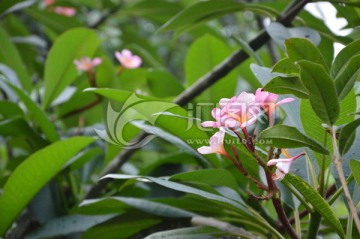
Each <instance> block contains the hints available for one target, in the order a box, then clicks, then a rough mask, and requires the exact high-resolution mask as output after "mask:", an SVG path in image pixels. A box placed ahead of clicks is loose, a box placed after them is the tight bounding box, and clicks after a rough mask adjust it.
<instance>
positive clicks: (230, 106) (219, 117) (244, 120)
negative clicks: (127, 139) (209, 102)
mask: <svg viewBox="0 0 360 239" xmlns="http://www.w3.org/2000/svg"><path fill="white" fill-rule="evenodd" d="M219 106H220V108H214V109H213V110H212V112H211V114H212V116H213V117H214V119H215V120H216V121H215V122H214V121H205V122H203V123H202V124H201V125H202V126H203V127H213V128H219V127H222V126H223V127H227V128H237V127H240V128H245V127H247V126H249V125H252V124H254V123H255V122H256V119H257V115H258V113H259V112H260V107H259V105H258V104H257V103H256V101H255V95H254V94H251V93H250V94H249V93H246V92H242V93H241V94H240V95H239V96H238V97H236V96H234V97H232V98H231V99H226V98H223V99H221V100H220V102H219Z"/></svg>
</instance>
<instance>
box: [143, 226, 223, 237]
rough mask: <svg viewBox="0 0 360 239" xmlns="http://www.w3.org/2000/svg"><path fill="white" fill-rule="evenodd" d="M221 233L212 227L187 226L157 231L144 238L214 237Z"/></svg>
mask: <svg viewBox="0 0 360 239" xmlns="http://www.w3.org/2000/svg"><path fill="white" fill-rule="evenodd" d="M221 234H223V232H222V231H221V230H219V229H216V228H213V227H189V228H180V229H173V230H168V231H162V232H157V233H154V234H151V235H150V236H147V237H145V238H144V239H163V238H174V239H175V238H181V239H216V238H218V236H221ZM211 235H214V236H211Z"/></svg>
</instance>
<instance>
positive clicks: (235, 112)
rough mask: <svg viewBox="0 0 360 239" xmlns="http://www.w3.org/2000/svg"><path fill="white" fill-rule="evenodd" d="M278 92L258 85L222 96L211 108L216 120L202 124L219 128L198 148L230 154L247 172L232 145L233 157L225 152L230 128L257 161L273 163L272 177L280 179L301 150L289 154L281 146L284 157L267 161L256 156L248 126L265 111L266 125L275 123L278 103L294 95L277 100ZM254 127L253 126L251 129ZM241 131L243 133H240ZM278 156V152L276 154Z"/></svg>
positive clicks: (263, 164)
mask: <svg viewBox="0 0 360 239" xmlns="http://www.w3.org/2000/svg"><path fill="white" fill-rule="evenodd" d="M278 98H279V96H278V95H277V94H273V93H270V92H267V91H265V90H263V89H261V88H259V89H257V90H256V92H255V94H252V93H247V92H242V93H241V94H240V95H239V96H234V97H232V98H230V99H227V98H224V99H221V100H220V102H219V104H218V106H219V107H217V108H214V109H213V110H212V112H211V114H212V116H213V118H214V119H215V121H205V122H203V123H202V124H201V125H202V126H203V127H211V128H218V129H219V132H217V133H215V134H214V135H213V136H212V137H211V138H210V146H203V147H200V148H199V149H198V152H199V153H201V154H210V153H217V154H221V155H224V156H225V157H227V158H229V159H230V160H231V161H232V162H233V164H234V165H235V166H236V167H237V168H238V169H239V171H240V172H241V173H243V174H244V176H247V177H249V176H248V174H247V172H246V171H245V169H244V168H243V167H242V163H241V161H240V158H239V156H238V154H237V152H236V149H235V147H233V146H232V147H231V149H232V151H233V155H234V157H232V156H231V155H230V154H228V153H227V152H226V150H225V147H224V137H225V135H226V131H231V132H232V133H233V134H232V135H236V136H237V137H238V138H239V139H240V142H241V143H242V144H243V145H244V146H245V147H246V148H247V150H248V151H249V152H250V153H252V154H253V155H254V157H255V159H256V160H257V162H258V163H259V164H260V165H261V166H262V167H263V168H264V169H265V168H266V170H269V168H270V167H271V166H276V168H277V169H276V172H275V174H273V176H272V179H273V180H281V179H283V178H284V176H285V174H287V173H288V172H289V168H290V165H291V163H292V162H293V161H294V160H296V159H297V158H299V157H300V156H302V155H304V153H301V154H298V155H296V156H294V157H291V156H290V155H289V153H288V152H287V150H282V151H281V152H282V154H283V155H285V157H286V158H275V159H271V160H269V161H268V162H267V163H265V162H263V161H262V159H261V158H260V157H258V156H257V154H256V150H255V141H256V135H255V133H253V135H250V134H249V132H248V127H249V126H251V125H254V124H255V123H256V122H257V121H258V119H259V117H260V116H261V115H262V113H263V112H265V113H266V114H267V116H268V120H269V126H270V127H272V126H273V125H274V114H275V110H276V108H277V107H279V106H280V105H282V104H285V103H290V102H292V101H293V100H294V99H293V98H285V99H283V100H280V101H278ZM254 131H256V130H254ZM241 133H242V134H241ZM278 156H279V155H278ZM250 179H251V180H252V181H254V182H255V183H256V184H257V185H260V186H261V188H266V186H264V185H262V184H261V182H259V181H256V180H255V179H254V178H250Z"/></svg>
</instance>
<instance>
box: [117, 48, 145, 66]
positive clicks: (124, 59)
mask: <svg viewBox="0 0 360 239" xmlns="http://www.w3.org/2000/svg"><path fill="white" fill-rule="evenodd" d="M115 57H116V59H117V60H118V61H119V62H120V64H121V65H122V66H123V67H125V68H129V69H135V68H138V67H139V66H140V65H141V63H142V59H141V58H140V57H139V56H137V55H133V54H132V53H131V51H130V50H128V49H124V50H122V51H121V52H118V51H117V52H115Z"/></svg>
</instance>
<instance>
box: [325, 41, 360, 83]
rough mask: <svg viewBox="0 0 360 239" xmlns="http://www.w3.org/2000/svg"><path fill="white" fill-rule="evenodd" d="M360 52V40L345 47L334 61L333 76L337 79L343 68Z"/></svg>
mask: <svg viewBox="0 0 360 239" xmlns="http://www.w3.org/2000/svg"><path fill="white" fill-rule="evenodd" d="M359 54H360V40H356V41H353V42H351V43H350V44H348V45H347V46H346V47H344V48H343V49H342V50H341V51H340V52H339V54H337V56H336V58H335V60H334V63H333V65H332V67H331V69H330V74H331V76H332V78H334V79H336V78H337V77H338V75H339V73H340V72H342V71H343V70H342V69H343V68H346V67H347V65H348V63H349V61H350V60H351V59H352V57H353V56H355V55H359Z"/></svg>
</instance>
